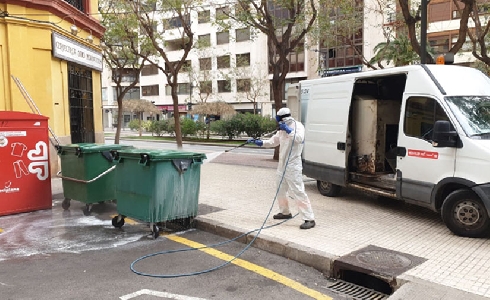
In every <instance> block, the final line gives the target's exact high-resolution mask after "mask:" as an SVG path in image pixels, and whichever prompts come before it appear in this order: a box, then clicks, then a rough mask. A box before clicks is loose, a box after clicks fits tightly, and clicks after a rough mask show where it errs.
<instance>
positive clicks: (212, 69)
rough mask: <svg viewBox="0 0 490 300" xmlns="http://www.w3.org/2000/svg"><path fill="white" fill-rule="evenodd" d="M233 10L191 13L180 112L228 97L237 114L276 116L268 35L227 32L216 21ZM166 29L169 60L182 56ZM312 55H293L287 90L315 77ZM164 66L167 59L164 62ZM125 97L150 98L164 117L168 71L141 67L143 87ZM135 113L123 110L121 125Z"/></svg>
mask: <svg viewBox="0 0 490 300" xmlns="http://www.w3.org/2000/svg"><path fill="white" fill-rule="evenodd" d="M230 9H232V7H231V6H226V5H225V2H223V4H217V3H215V2H213V3H210V4H209V5H207V6H202V8H201V9H200V10H199V11H193V12H192V13H191V16H190V18H191V19H190V20H191V24H192V30H193V32H194V34H195V43H196V45H199V46H198V47H195V48H194V49H192V50H191V52H190V53H189V55H188V58H187V64H186V66H185V68H183V69H182V70H181V73H180V74H179V76H178V82H179V91H178V94H179V111H180V112H181V114H184V115H188V114H192V107H195V105H199V104H201V103H204V102H213V101H225V102H227V103H229V104H230V105H232V106H233V107H234V109H235V110H236V111H237V112H239V113H245V112H250V113H254V112H255V113H258V114H261V115H263V116H266V115H271V116H272V115H273V114H274V105H273V100H272V96H271V90H270V80H271V79H272V75H270V74H269V66H268V48H267V36H266V35H264V34H263V33H261V32H258V31H257V30H254V29H252V28H239V27H234V28H233V29H231V30H227V31H223V30H220V29H219V28H218V27H217V26H215V25H213V21H214V19H215V18H216V15H217V14H220V13H221V12H222V11H223V10H230ZM173 30H175V29H173ZM168 31H169V40H168V41H167V42H168V46H167V47H166V53H167V55H168V57H169V58H170V60H174V61H177V60H180V58H181V55H182V51H181V50H180V49H179V48H178V47H177V46H175V47H174V45H172V42H171V38H170V36H171V32H170V31H171V30H168ZM176 44H177V43H176ZM308 55H310V59H311V58H313V59H315V57H316V54H315V53H313V52H311V53H308V51H305V50H301V52H298V53H291V54H290V56H289V60H290V70H291V71H290V72H289V73H288V74H287V77H286V87H285V90H287V88H288V85H289V84H292V83H297V82H299V81H300V80H303V79H306V78H308V72H310V73H311V74H312V75H313V76H314V75H315V74H316V69H315V70H313V71H312V70H308V68H310V67H312V68H317V65H314V64H308V63H307V60H308V59H309V58H308ZM160 64H161V65H164V64H165V63H164V62H163V60H162V61H160ZM110 71H111V70H110V67H108V66H106V67H105V69H104V75H103V79H102V88H103V93H102V94H103V97H104V110H103V114H104V120H105V121H104V122H105V124H106V127H109V125H110V124H111V123H112V121H111V120H113V119H114V117H115V109H116V108H117V103H116V94H115V89H114V87H115V83H114V82H111V75H110ZM138 93H139V96H138ZM126 98H127V99H131V98H132V99H136V98H140V99H145V100H149V101H152V102H154V103H155V105H156V106H157V107H158V108H159V109H160V110H161V111H162V117H170V116H172V115H173V102H172V98H171V95H170V86H168V85H167V81H166V77H165V75H164V74H163V73H162V72H161V71H160V70H159V69H158V68H157V67H155V66H152V65H147V66H145V67H144V68H143V70H142V72H141V74H140V78H139V86H138V87H137V88H135V89H134V94H132V95H127V96H126ZM133 117H134V116H131V114H130V113H124V120H123V121H124V124H123V127H124V126H126V125H127V123H128V122H129V121H130V120H131V119H132V118H133ZM149 118H154V116H152V117H150V116H149V115H145V116H144V119H145V120H146V119H149Z"/></svg>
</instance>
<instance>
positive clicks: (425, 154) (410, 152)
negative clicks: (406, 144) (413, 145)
mask: <svg viewBox="0 0 490 300" xmlns="http://www.w3.org/2000/svg"><path fill="white" fill-rule="evenodd" d="M408 156H415V157H420V158H430V159H438V158H439V152H431V151H425V150H413V149H408Z"/></svg>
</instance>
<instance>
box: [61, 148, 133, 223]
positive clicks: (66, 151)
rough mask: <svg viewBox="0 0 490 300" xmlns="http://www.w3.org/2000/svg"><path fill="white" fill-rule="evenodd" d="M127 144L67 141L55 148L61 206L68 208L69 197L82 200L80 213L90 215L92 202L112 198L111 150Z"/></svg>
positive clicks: (113, 164) (112, 167) (112, 163)
mask: <svg viewBox="0 0 490 300" xmlns="http://www.w3.org/2000/svg"><path fill="white" fill-rule="evenodd" d="M130 148H133V146H128V145H119V144H114V145H106V144H93V143H80V144H70V145H65V146H59V147H58V155H59V157H60V160H61V171H60V172H58V177H61V178H62V184H63V194H64V197H65V199H64V200H63V202H62V207H63V209H68V208H69V207H70V200H77V201H80V202H83V203H86V207H85V209H84V211H83V212H84V214H85V215H88V214H90V210H91V208H92V204H93V203H102V202H104V201H110V200H114V199H116V195H115V177H116V176H115V172H114V170H115V168H116V165H117V164H116V163H115V162H114V160H113V156H112V154H111V151H116V150H120V149H130Z"/></svg>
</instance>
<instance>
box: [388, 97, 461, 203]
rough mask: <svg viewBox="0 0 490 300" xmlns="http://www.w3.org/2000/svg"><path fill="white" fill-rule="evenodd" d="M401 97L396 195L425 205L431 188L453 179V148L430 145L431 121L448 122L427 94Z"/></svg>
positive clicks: (454, 157)
mask: <svg viewBox="0 0 490 300" xmlns="http://www.w3.org/2000/svg"><path fill="white" fill-rule="evenodd" d="M405 97H406V100H405V101H404V103H403V104H402V113H401V122H400V124H401V126H400V127H399V132H398V143H397V146H398V148H397V177H398V180H400V179H401V186H398V187H397V192H398V193H401V197H402V198H403V199H404V200H406V199H411V200H415V201H421V202H424V203H427V204H428V203H430V199H431V193H432V190H433V188H434V186H435V185H436V184H437V183H438V182H439V181H440V180H442V179H443V178H447V177H452V176H454V171H455V161H456V148H452V147H445V148H442V147H438V148H436V147H433V146H432V140H431V138H432V129H433V126H434V123H435V121H438V120H447V121H449V118H448V116H447V113H446V111H445V110H444V109H443V107H442V106H441V105H440V104H439V103H438V102H437V100H436V98H435V97H431V96H427V94H425V95H408V96H405ZM399 182H400V181H399Z"/></svg>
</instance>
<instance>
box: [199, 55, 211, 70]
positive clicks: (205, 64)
mask: <svg viewBox="0 0 490 300" xmlns="http://www.w3.org/2000/svg"><path fill="white" fill-rule="evenodd" d="M199 69H200V70H201V71H207V70H211V69H212V62H211V57H207V58H200V59H199Z"/></svg>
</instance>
